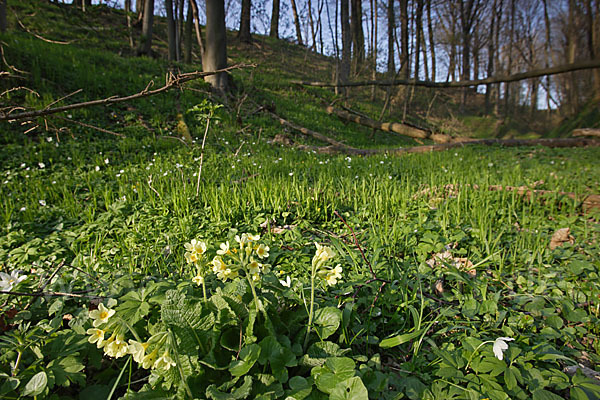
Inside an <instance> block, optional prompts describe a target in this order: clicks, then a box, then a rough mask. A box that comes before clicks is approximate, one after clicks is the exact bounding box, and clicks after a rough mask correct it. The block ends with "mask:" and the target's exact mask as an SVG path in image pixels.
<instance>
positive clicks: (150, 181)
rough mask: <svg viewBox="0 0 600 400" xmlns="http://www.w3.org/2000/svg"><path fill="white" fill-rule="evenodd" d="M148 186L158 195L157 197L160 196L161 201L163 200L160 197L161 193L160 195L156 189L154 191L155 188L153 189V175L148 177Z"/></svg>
mask: <svg viewBox="0 0 600 400" xmlns="http://www.w3.org/2000/svg"><path fill="white" fill-rule="evenodd" d="M148 186H150V189H152V191H153V192H154V193H156V195H157V196H158V198H159V199H160V198H161V197H160V193H158V192H157V191H156V189H154V188H153V187H152V175H150V176H149V177H148Z"/></svg>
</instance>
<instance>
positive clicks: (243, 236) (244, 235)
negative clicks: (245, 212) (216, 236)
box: [235, 233, 248, 246]
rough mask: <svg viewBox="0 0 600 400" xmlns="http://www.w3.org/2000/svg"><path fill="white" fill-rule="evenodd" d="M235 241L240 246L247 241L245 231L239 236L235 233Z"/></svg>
mask: <svg viewBox="0 0 600 400" xmlns="http://www.w3.org/2000/svg"><path fill="white" fill-rule="evenodd" d="M235 241H236V242H238V243H239V244H240V245H241V246H243V245H245V244H246V242H247V241H248V235H247V234H245V233H242V236H241V237H240V236H239V235H235Z"/></svg>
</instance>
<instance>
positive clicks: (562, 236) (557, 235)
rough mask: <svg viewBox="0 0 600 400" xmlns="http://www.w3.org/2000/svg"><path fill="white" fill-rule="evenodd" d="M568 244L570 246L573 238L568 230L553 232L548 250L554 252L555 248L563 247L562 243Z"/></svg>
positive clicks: (562, 229)
mask: <svg viewBox="0 0 600 400" xmlns="http://www.w3.org/2000/svg"><path fill="white" fill-rule="evenodd" d="M566 242H569V243H571V244H573V243H574V238H573V236H571V229H570V228H561V229H559V230H557V231H556V232H554V234H553V235H552V238H551V239H550V245H549V247H550V250H554V249H555V248H557V247H560V246H562V245H563V243H566Z"/></svg>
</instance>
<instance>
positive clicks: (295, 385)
mask: <svg viewBox="0 0 600 400" xmlns="http://www.w3.org/2000/svg"><path fill="white" fill-rule="evenodd" d="M288 384H289V385H290V390H288V391H286V396H287V397H286V398H288V399H294V400H302V399H304V398H306V397H308V395H310V393H311V392H312V383H311V382H309V381H308V380H307V379H306V378H303V377H301V376H294V377H292V378H291V379H290V381H289V382H288Z"/></svg>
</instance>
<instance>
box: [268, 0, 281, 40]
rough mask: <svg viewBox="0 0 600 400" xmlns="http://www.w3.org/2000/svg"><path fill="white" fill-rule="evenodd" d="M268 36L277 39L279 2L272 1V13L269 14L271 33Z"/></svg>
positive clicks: (277, 0)
mask: <svg viewBox="0 0 600 400" xmlns="http://www.w3.org/2000/svg"><path fill="white" fill-rule="evenodd" d="M269 36H271V37H274V38H275V39H277V38H279V0H273V11H272V12H271V31H270V32H269Z"/></svg>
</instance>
